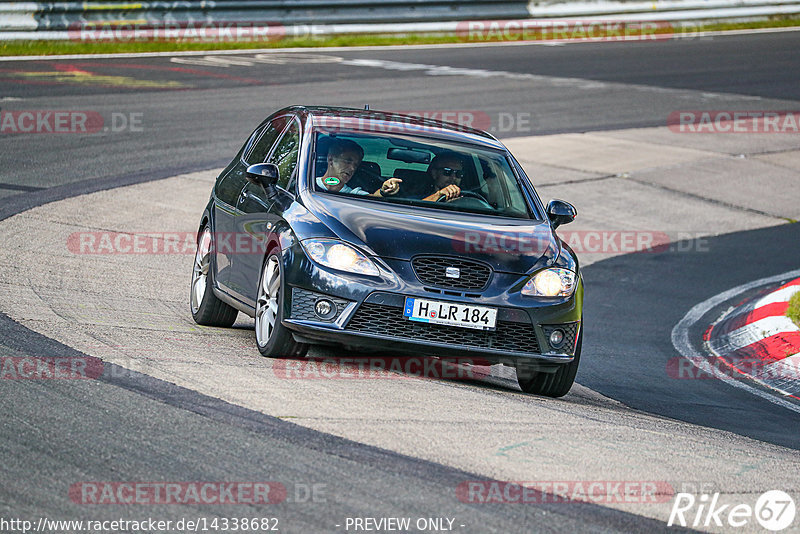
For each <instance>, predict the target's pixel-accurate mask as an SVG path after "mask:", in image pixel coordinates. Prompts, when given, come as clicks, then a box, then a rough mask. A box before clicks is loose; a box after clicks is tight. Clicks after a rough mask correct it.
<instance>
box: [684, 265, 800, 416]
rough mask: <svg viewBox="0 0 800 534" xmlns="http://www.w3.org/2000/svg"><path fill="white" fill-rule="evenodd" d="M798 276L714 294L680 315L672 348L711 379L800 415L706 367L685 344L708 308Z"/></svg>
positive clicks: (796, 273) (791, 406)
mask: <svg viewBox="0 0 800 534" xmlns="http://www.w3.org/2000/svg"><path fill="white" fill-rule="evenodd" d="M798 276H800V269H798V270H795V271H789V272H787V273H783V274H779V275H775V276H770V277H767V278H762V279H760V280H755V281H753V282H748V283H746V284H742V285H740V286H737V287H734V288H733V289H729V290H728V291H725V292H723V293H720V294H718V295H715V296H713V297H711V298H710V299H708V300H705V301H703V302H701V303H699V304H697V305H696V306H694V307H693V308H692V309H691V310H689V312H688V313H687V314H686V315H684V316H683V319H681V320H680V321H679V322H678V324H676V325H675V328H673V329H672V345H673V346H674V347H675V348H676V349H677V350H678V352H680V353H681V354H682V355H683V357H684V358H686V359H687V360H689V361H690V362H692V364H693V365H694V366H695V367H697V368H698V369H700V370H701V371H703V372H704V373H708V374H709V375H711V376H714V377H717V378H719V379H720V380H723V381H724V382H726V383H727V384H729V385H731V386H733V387H736V388H740V389H743V390H745V391H747V392H748V393H752V394H753V395H755V396H757V397H761V398H762V399H764V400H766V401H769V402H771V403H773V404H776V405H778V406H781V407H783V408H786V409H787V410H791V411H793V412H796V413H800V406H798V405H797V404H794V403H792V402H789V401H787V400H785V399H782V398H781V397H779V396H777V395H775V394H772V393H769V392H766V391H763V390H761V389H758V388H755V387H753V386H751V385H749V384H746V383H744V382H742V381H740V380H734V379H730V377H727V376H725V374H724V373H722V372H721V371H719V370H717V369H716V368H715V367H713V366H712V365H711V364H709V363H708V360H707V359H706V356H705V355H704V354H701V353H699V352H698V351H697V350H695V348H694V347H693V346H692V343H691V342H690V341H689V329H690V328H691V327H692V326H693V325H694V324H695V323H697V321H699V320H700V319H701V318H702V317H703V315H705V314H706V313H708V311H709V310H711V309H712V308H714V307H716V306H718V305H719V304H721V303H723V302H725V301H726V300H730V299H732V298H734V297H735V296H736V295H738V294H740V293H743V292H744V291H747V290H749V289H753V288H755V287H759V286H762V285H765V284H769V283H773V282H779V281H781V280H788V279H791V278H797V277H798ZM726 378H727V380H726Z"/></svg>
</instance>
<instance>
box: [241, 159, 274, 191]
mask: <svg viewBox="0 0 800 534" xmlns="http://www.w3.org/2000/svg"><path fill="white" fill-rule="evenodd" d="M279 177H280V172H278V167H277V166H276V165H275V164H274V163H256V164H255V165H250V166H249V167H247V179H248V180H249V181H250V182H252V183H254V184H256V185H260V186H261V187H263V188H264V192H265V193H266V194H267V197H270V198H271V197H273V196H274V195H275V184H277V183H278V178H279Z"/></svg>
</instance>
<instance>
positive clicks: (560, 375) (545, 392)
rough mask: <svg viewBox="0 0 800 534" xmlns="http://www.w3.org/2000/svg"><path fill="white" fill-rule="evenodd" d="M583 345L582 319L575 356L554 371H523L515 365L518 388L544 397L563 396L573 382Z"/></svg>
mask: <svg viewBox="0 0 800 534" xmlns="http://www.w3.org/2000/svg"><path fill="white" fill-rule="evenodd" d="M582 345H583V321H581V328H580V333H579V334H578V342H577V343H576V344H575V358H574V359H573V360H572V361H571V362H570V363H567V364H564V365H562V366H561V367H559V368H558V370H557V371H556V372H554V373H542V372H538V373H537V372H530V371H528V372H525V371H524V370H521V369H520V366H519V365H518V366H517V382H519V388H520V389H521V390H522V391H524V392H525V393H530V394H532V395H542V396H545V397H563V396H564V395H566V394H567V393H569V390H570V388H572V384H574V383H575V375H576V373H577V372H578V365H579V364H580V360H581V346H582Z"/></svg>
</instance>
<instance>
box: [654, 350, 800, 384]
mask: <svg viewBox="0 0 800 534" xmlns="http://www.w3.org/2000/svg"><path fill="white" fill-rule="evenodd" d="M667 376H669V377H670V378H674V379H676V380H731V379H745V378H748V377H751V376H757V377H758V378H760V379H762V380H782V381H783V380H800V362H798V361H797V360H790V359H786V360H768V361H767V360H763V359H758V358H737V359H733V360H731V361H727V360H725V359H723V358H704V357H702V356H698V357H693V358H684V357H682V356H677V357H675V358H670V359H669V360H667Z"/></svg>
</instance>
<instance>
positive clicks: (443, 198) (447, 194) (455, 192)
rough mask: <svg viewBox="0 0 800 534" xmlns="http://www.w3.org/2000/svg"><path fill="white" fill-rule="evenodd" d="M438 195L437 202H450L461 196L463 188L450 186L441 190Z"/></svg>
mask: <svg viewBox="0 0 800 534" xmlns="http://www.w3.org/2000/svg"><path fill="white" fill-rule="evenodd" d="M436 194H437V195H439V197H438V198H437V199H436V202H450V201H451V200H453V199H454V198H458V197H459V196H460V195H461V188H460V187H458V186H457V185H453V184H450V185H448V186H446V187H443V188H441V189H439V190H438V191H437V192H436Z"/></svg>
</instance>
